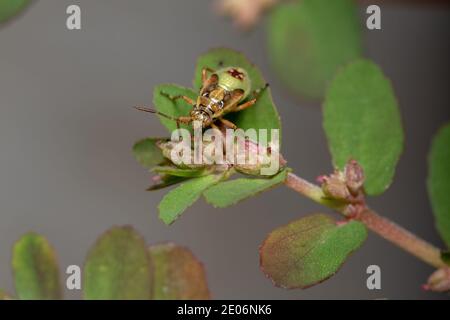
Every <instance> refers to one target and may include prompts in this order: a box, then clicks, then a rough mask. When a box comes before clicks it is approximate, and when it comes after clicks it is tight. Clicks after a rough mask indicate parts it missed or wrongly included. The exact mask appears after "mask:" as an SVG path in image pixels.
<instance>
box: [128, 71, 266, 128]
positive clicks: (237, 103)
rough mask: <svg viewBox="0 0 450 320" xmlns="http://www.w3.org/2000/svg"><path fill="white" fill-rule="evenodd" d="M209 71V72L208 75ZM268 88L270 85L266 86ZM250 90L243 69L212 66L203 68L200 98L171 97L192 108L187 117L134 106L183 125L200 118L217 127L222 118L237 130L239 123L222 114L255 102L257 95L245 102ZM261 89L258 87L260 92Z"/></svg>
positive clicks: (228, 125)
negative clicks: (217, 122) (216, 68)
mask: <svg viewBox="0 0 450 320" xmlns="http://www.w3.org/2000/svg"><path fill="white" fill-rule="evenodd" d="M208 73H209V74H210V75H209V76H208ZM266 87H267V85H266ZM250 90H251V79H250V77H249V75H248V73H247V71H245V70H244V69H243V68H239V67H225V68H222V69H219V70H217V71H214V70H212V69H210V68H204V69H203V70H202V88H201V89H200V92H199V95H198V96H197V100H196V101H194V100H192V99H191V98H189V97H187V96H183V95H181V96H174V97H169V98H170V99H172V100H177V99H183V100H184V101H186V102H187V103H188V104H189V105H191V106H192V109H191V110H190V112H189V115H188V116H180V117H177V118H176V117H172V116H169V115H166V114H164V113H161V112H159V111H156V110H154V109H151V108H146V107H135V108H136V109H138V110H140V111H145V112H150V113H155V114H158V115H160V116H163V117H165V118H168V119H171V120H174V121H176V122H177V126H178V127H179V125H180V124H190V123H192V122H194V121H199V122H200V123H201V125H202V127H203V128H207V127H213V128H217V126H216V124H215V122H216V121H220V122H221V123H222V124H223V125H225V126H226V127H228V128H232V129H236V128H237V126H236V125H235V124H234V123H232V122H231V121H229V120H227V119H224V118H223V117H224V116H225V115H226V114H227V113H230V112H239V111H242V110H245V109H247V108H249V107H251V106H252V105H254V104H255V103H256V100H257V98H253V99H251V100H248V101H245V100H246V99H247V98H248V97H249V95H250ZM260 91H261V90H258V93H259V92H260Z"/></svg>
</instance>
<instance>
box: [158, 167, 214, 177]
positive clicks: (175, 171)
mask: <svg viewBox="0 0 450 320" xmlns="http://www.w3.org/2000/svg"><path fill="white" fill-rule="evenodd" d="M152 171H154V172H157V173H160V174H167V175H171V176H176V177H183V178H195V177H200V176H203V175H205V174H208V172H209V171H208V170H206V168H195V169H189V168H177V167H173V166H157V167H154V168H153V169H152Z"/></svg>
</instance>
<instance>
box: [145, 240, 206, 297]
mask: <svg viewBox="0 0 450 320" xmlns="http://www.w3.org/2000/svg"><path fill="white" fill-rule="evenodd" d="M149 250H150V254H151V257H152V260H153V263H154V266H155V280H154V289H153V292H154V299H155V300H206V299H209V298H210V293H209V289H208V283H207V280H206V274H205V269H204V268H203V265H202V263H201V262H200V261H198V260H197V258H196V257H195V256H194V255H193V254H192V252H191V251H190V250H189V249H187V248H184V247H180V246H177V245H175V244H173V243H165V244H159V245H154V246H151V247H150V248H149Z"/></svg>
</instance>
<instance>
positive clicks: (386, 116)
mask: <svg viewBox="0 0 450 320" xmlns="http://www.w3.org/2000/svg"><path fill="white" fill-rule="evenodd" d="M324 128H325V132H326V135H327V138H328V144H329V147H330V151H331V154H332V156H333V162H334V165H335V166H336V167H338V168H339V169H343V168H344V166H345V164H346V163H347V161H348V160H349V159H350V158H353V159H355V160H357V161H358V163H359V164H360V165H361V166H362V167H363V169H364V174H365V176H366V183H365V185H364V186H365V190H366V192H367V193H368V194H369V195H377V194H381V193H382V192H384V191H385V190H386V189H387V188H388V187H389V185H390V184H391V182H392V179H393V176H394V172H395V167H396V165H397V161H398V159H399V157H400V154H401V152H402V149H403V129H402V123H401V119H400V112H399V109H398V105H397V101H396V98H395V95H394V91H393V89H392V86H391V83H390V81H389V80H388V79H387V78H386V77H385V76H384V74H383V72H382V71H381V70H380V68H379V67H378V66H377V65H375V64H374V63H373V62H371V61H368V60H358V61H356V62H354V63H351V64H349V65H348V66H346V67H345V68H344V69H342V70H341V71H340V72H339V73H338V74H337V76H336V77H335V79H334V80H333V82H332V83H331V86H330V88H329V89H328V92H327V94H326V100H325V104H324Z"/></svg>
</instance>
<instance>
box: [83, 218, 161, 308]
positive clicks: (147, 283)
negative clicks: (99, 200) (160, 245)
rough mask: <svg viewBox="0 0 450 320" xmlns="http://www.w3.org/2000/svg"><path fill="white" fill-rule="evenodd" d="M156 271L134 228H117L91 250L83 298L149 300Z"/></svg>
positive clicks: (109, 231) (85, 268) (107, 233)
mask: <svg viewBox="0 0 450 320" xmlns="http://www.w3.org/2000/svg"><path fill="white" fill-rule="evenodd" d="M152 275H153V269H152V264H151V258H150V255H149V254H148V250H147V246H146V244H145V242H144V240H143V239H142V237H141V236H140V235H139V234H138V233H137V232H136V231H135V230H134V229H133V228H132V227H128V226H125V227H114V228H111V229H109V230H108V231H107V232H105V233H104V234H103V235H102V236H101V237H100V238H99V239H98V240H97V242H96V243H95V245H94V246H93V247H92V248H91V249H90V251H89V253H88V256H87V259H86V262H85V266H84V277H83V280H84V285H83V288H84V298H85V299H88V300H136V299H139V300H147V299H151V297H152Z"/></svg>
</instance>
